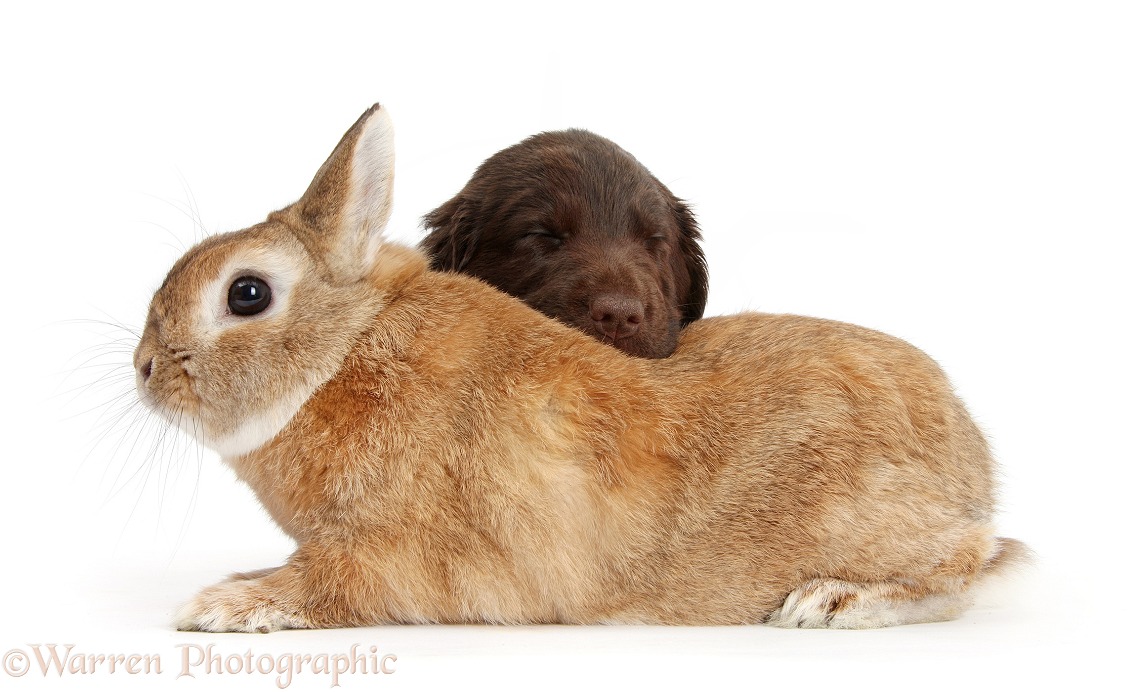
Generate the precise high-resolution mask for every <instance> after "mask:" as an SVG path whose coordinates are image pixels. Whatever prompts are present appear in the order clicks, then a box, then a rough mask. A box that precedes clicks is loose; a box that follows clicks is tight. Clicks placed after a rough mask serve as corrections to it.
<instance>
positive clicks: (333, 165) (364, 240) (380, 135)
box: [282, 103, 394, 282]
mask: <svg viewBox="0 0 1136 692" xmlns="http://www.w3.org/2000/svg"><path fill="white" fill-rule="evenodd" d="M393 188H394V130H393V128H392V126H391V121H390V116H389V115H387V111H386V110H385V109H383V108H382V107H381V106H380V105H379V104H377V103H376V104H375V105H373V106H371V108H369V109H368V110H367V112H366V113H364V114H363V115H362V116H361V117H360V118H359V120H358V121H356V122H355V124H354V125H352V126H351V129H350V130H348V131H347V134H345V135H343V139H341V140H340V141H339V145H338V146H336V147H335V151H333V152H332V153H331V156H329V157H328V159H327V161H325V162H324V164H323V166H321V167H320V169H319V171H318V172H317V173H316V176H315V178H314V179H313V180H312V183H311V185H309V186H308V191H307V192H305V193H304V196H303V197H301V198H300V201H299V202H296V203H295V204H293V205H292V206H291V207H289V208H288V209H285V210H284V211H283V212H282V214H283V215H284V216H285V217H291V218H290V219H289V220H292V221H294V222H297V223H294V224H293V228H294V229H295V231H296V232H297V234H299V235H300V236H301V240H302V241H303V242H304V244H305V245H306V246H307V247H308V249H309V251H311V252H312V253H313V254H314V255H316V256H317V260H318V261H322V262H323V263H324V264H325V265H326V267H327V269H328V270H329V272H330V273H331V274H332V276H334V277H335V278H336V279H338V280H341V281H347V282H350V281H358V280H359V279H361V278H363V277H364V276H366V274H367V273H368V272H369V271H370V270H371V268H372V267H373V266H374V262H375V259H376V255H377V253H378V250H379V241H380V240H381V238H382V233H383V229H384V228H385V227H386V224H387V220H388V219H390V213H391V194H392V191H393Z"/></svg>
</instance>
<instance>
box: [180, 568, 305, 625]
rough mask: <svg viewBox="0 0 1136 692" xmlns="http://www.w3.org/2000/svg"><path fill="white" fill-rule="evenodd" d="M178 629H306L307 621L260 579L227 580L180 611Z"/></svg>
mask: <svg viewBox="0 0 1136 692" xmlns="http://www.w3.org/2000/svg"><path fill="white" fill-rule="evenodd" d="M175 624H176V625H177V628H178V629H179V630H182V631H197V632H264V633H267V632H275V631H276V630H280V629H305V628H308V627H309V624H308V622H307V620H306V619H305V618H304V617H302V616H301V615H300V614H299V613H297V612H295V611H294V610H292V609H289V608H286V607H283V606H282V604H280V603H278V602H276V601H275V600H273V599H272V598H271V595H270V594H269V593H268V590H267V589H266V588H265V585H264V584H262V583H261V582H260V580H258V579H249V580H237V581H226V582H222V583H220V584H217V585H216V586H211V587H209V588H207V589H205V590H204V591H202V592H201V593H199V594H197V597H196V598H194V599H193V600H192V601H190V602H189V603H186V604H185V605H184V606H182V608H181V609H180V610H179V611H178V613H177V616H176V617H175Z"/></svg>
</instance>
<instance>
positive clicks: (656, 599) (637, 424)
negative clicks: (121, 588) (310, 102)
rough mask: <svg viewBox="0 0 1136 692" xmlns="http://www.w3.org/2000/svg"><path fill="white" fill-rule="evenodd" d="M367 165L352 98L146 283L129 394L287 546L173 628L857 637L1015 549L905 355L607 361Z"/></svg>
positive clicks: (865, 346) (705, 337) (373, 155)
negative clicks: (286, 167) (246, 220)
mask: <svg viewBox="0 0 1136 692" xmlns="http://www.w3.org/2000/svg"><path fill="white" fill-rule="evenodd" d="M392 171H393V149H392V133H391V125H390V121H389V119H388V116H387V114H386V112H385V111H383V110H382V109H380V108H379V107H378V106H375V107H373V108H371V109H370V110H368V111H367V112H366V113H365V114H364V115H363V116H362V117H361V118H360V119H359V121H358V122H357V123H356V124H355V125H354V126H353V127H352V128H351V129H350V130H349V131H348V132H347V134H346V135H345V136H344V137H343V140H342V141H341V142H340V144H339V145H338V147H337V148H336V149H335V151H334V152H333V153H332V155H331V157H330V158H329V159H328V160H327V162H326V163H325V164H324V165H323V167H322V168H320V170H319V172H318V173H317V174H316V176H315V179H314V180H313V181H312V183H311V186H310V187H309V188H308V190H307V192H306V193H305V194H304V196H303V197H302V198H301V199H300V201H298V202H296V203H295V204H293V205H292V206H290V207H287V208H286V209H283V210H281V211H278V212H274V213H272V214H270V215H269V217H268V219H267V220H266V221H265V222H264V223H261V224H258V225H256V226H253V227H251V228H248V229H246V230H243V231H239V232H236V233H229V234H225V235H219V236H215V237H212V238H209V239H207V240H205V241H204V242H202V243H201V244H199V245H198V246H196V247H194V248H193V249H191V250H190V251H189V252H188V253H187V254H186V255H185V256H184V257H183V258H182V259H181V260H179V261H178V262H177V264H175V265H174V267H173V269H172V270H171V271H170V273H169V276H168V277H167V279H166V281H165V283H164V284H163V285H162V287H161V288H160V289H159V290H158V292H157V294H156V295H155V296H154V299H153V302H152V304H151V307H150V314H149V319H148V321H147V324H146V328H145V332H144V334H143V336H142V339H141V342H140V344H139V345H138V349H137V352H136V354H135V364H136V366H137V370H138V388H139V390H140V393H141V396H142V397H143V398H144V399H145V400H146V401H147V402H148V403H149V404H150V405H152V406H154V407H155V408H157V409H158V410H159V411H161V412H162V413H163V414H165V415H166V416H167V417H168V418H169V419H170V420H171V421H173V422H175V423H178V424H180V425H181V426H182V427H184V428H185V429H186V430H188V431H190V432H191V433H195V434H199V435H200V436H201V438H202V439H203V442H204V443H205V444H206V445H209V446H211V447H212V448H214V449H216V450H217V451H218V452H220V454H221V455H222V457H223V458H224V460H225V461H226V462H227V463H228V464H230V465H231V466H232V467H233V468H234V469H235V470H236V472H237V474H238V475H239V477H240V478H241V479H242V480H243V481H245V482H246V483H248V484H249V485H250V486H251V487H252V488H253V490H254V491H255V492H256V493H257V495H258V497H259V498H260V500H261V502H263V503H264V506H265V507H266V508H267V509H268V511H269V512H270V513H271V515H272V517H273V518H274V519H275V520H276V521H277V522H278V523H279V524H280V526H281V527H283V529H284V530H285V531H287V532H288V533H289V534H290V535H291V536H293V537H294V538H295V540H296V541H297V543H298V548H297V550H296V552H295V553H294V554H293V555H292V556H291V557H290V558H289V559H288V561H287V564H285V565H284V566H282V567H279V568H277V569H272V570H265V571H262V572H258V573H255V574H251V575H236V576H234V577H232V578H230V579H229V580H228V581H224V582H221V583H220V584H217V585H216V586H212V587H210V588H207V589H205V590H204V591H202V592H201V593H200V594H199V595H198V596H197V597H196V598H195V599H194V600H192V601H191V602H190V603H189V604H187V605H186V606H185V607H184V608H183V609H182V610H181V612H180V614H179V615H178V616H177V626H178V627H179V628H182V629H192V630H208V631H260V632H268V631H272V630H276V629H280V628H317V627H341V626H352V625H370V624H376V623H400V622H404V623H425V622H443V623H448V622H491V623H551V622H561V623H672V624H719V623H722V624H724V623H762V622H765V623H770V624H775V625H780V626H787V627H840V628H859V627H877V626H884V625H896V624H903V623H910V622H923V621H932V620H941V619H946V618H951V617H954V616H956V615H958V614H959V613H960V612H961V610H962V609H963V608H965V607H966V605H967V602H968V592H969V591H970V590H971V588H972V587H973V586H974V585H975V583H976V582H977V581H980V580H981V579H982V577H983V576H985V575H986V574H988V573H990V572H992V571H994V570H995V568H997V567H999V566H1000V565H1001V564H1002V563H1005V562H1007V561H1008V560H1010V559H1011V558H1012V557H1013V556H1014V555H1016V554H1018V553H1020V552H1021V551H1022V548H1021V545H1020V544H1019V543H1017V542H1016V541H1008V540H1004V539H997V538H994V536H993V529H992V526H991V514H992V511H993V496H992V491H993V487H992V485H993V484H992V475H993V468H992V462H991V459H990V456H989V453H988V451H987V447H986V443H985V442H984V440H983V438H982V435H981V434H980V433H979V431H978V430H977V429H976V427H975V425H974V423H973V422H972V421H971V419H970V417H969V416H968V415H967V413H966V411H965V409H964V408H963V405H962V404H961V403H960V402H959V400H958V399H957V398H956V397H955V396H954V395H953V394H952V392H951V388H950V385H949V384H948V382H947V380H946V378H945V377H944V376H943V373H942V372H941V371H940V370H939V368H938V367H937V366H936V365H935V363H934V362H932V361H931V360H930V359H929V358H928V357H927V356H925V355H924V354H923V353H921V352H920V351H918V350H916V349H914V348H913V347H911V346H909V345H908V344H906V343H904V342H902V341H899V340H897V339H894V338H891V337H888V336H885V335H883V334H879V333H876V332H872V331H869V330H866V329H862V328H858V327H854V326H850V325H846V324H839V323H835V322H826V321H822V320H815V319H807V318H802V317H792V316H779V315H763V314H744V315H737V316H734V317H726V318H712V319H704V320H701V321H698V322H695V323H694V324H692V325H691V326H690V327H689V328H688V329H686V330H685V333H684V334H683V336H682V340H681V342H680V345H679V349H678V351H677V352H676V354H675V355H674V356H673V357H671V358H669V359H665V360H645V359H638V358H633V357H630V356H627V355H625V354H623V353H622V352H620V351H617V350H616V349H613V348H610V347H608V346H605V345H603V344H601V343H599V342H598V341H595V340H593V339H591V338H590V337H588V336H586V335H585V334H583V333H581V332H578V331H576V330H573V329H571V328H569V327H567V326H564V325H562V324H560V323H558V322H556V321H554V320H552V319H549V318H547V317H544V316H542V315H541V314H540V313H538V312H536V311H535V310H533V309H531V308H529V307H527V306H525V305H524V304H523V303H522V302H520V301H519V300H516V299H514V298H511V297H509V296H507V295H505V294H504V293H500V292H498V291H497V290H495V289H493V288H490V287H489V286H487V285H486V284H484V283H482V282H480V281H478V280H476V279H472V278H469V277H466V276H462V275H457V274H451V273H436V272H431V271H429V270H428V269H427V260H426V258H425V257H424V256H423V255H422V254H421V253H420V252H419V251H417V250H413V249H409V248H405V247H399V246H395V245H388V244H384V243H383V242H382V240H381V232H382V230H383V226H384V224H385V223H386V220H387V218H388V215H389V210H390V204H391V199H390V194H391V180H392Z"/></svg>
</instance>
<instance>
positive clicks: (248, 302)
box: [229, 276, 272, 316]
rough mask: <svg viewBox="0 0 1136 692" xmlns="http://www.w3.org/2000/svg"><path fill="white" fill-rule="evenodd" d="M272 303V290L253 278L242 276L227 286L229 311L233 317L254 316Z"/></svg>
mask: <svg viewBox="0 0 1136 692" xmlns="http://www.w3.org/2000/svg"><path fill="white" fill-rule="evenodd" d="M270 302H272V289H271V288H269V287H268V284H267V283H265V282H264V281H263V280H261V279H258V278H256V277H255V276H242V277H241V278H239V279H237V280H236V281H234V282H233V285H232V286H229V310H231V311H232V312H233V314H234V315H246V316H247V315H255V314H257V313H258V312H264V309H265V308H267V307H268V304H269V303H270Z"/></svg>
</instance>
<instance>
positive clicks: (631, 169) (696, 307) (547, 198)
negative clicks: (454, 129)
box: [422, 130, 707, 358]
mask: <svg viewBox="0 0 1136 692" xmlns="http://www.w3.org/2000/svg"><path fill="white" fill-rule="evenodd" d="M424 221H425V225H426V227H427V228H428V229H429V230H430V233H429V235H427V237H426V238H425V239H424V240H423V243H422V245H423V247H424V248H425V249H426V250H427V251H428V252H429V253H430V255H431V257H432V262H433V267H434V268H435V269H441V270H451V271H461V272H465V273H467V274H472V275H474V276H477V277H479V278H481V279H483V280H485V281H487V282H489V283H491V284H493V285H494V286H496V287H498V288H500V289H501V290H503V291H506V292H507V293H510V294H512V295H514V296H517V297H518V298H521V299H522V300H524V301H525V302H527V303H529V304H530V305H531V306H533V307H535V308H537V309H538V310H540V311H542V312H544V313H545V314H547V315H550V316H552V317H555V318H557V319H559V320H561V321H563V322H565V323H567V324H570V325H572V326H574V327H577V328H579V329H582V330H583V331H585V332H587V333H589V334H592V335H593V336H595V337H596V338H598V339H601V340H603V341H605V342H608V343H611V344H613V345H615V346H616V347H618V348H620V349H622V350H624V351H626V352H627V353H630V354H632V355H636V356H644V357H649V358H663V357H666V356H668V355H670V354H671V353H672V352H673V351H674V348H675V343H676V340H677V337H678V331H679V329H680V327H681V326H683V325H685V324H686V323H688V322H691V321H693V320H696V319H698V318H700V317H701V316H702V311H703V309H704V308H705V305H706V291H707V278H706V260H705V257H704V255H703V253H702V249H701V247H700V246H699V245H698V240H699V239H700V237H701V236H700V233H699V230H698V225H697V224H696V223H695V220H694V216H693V214H692V213H691V211H690V209H689V208H688V207H687V205H686V204H685V203H683V202H682V201H681V200H679V199H678V198H676V197H675V196H674V195H673V194H671V192H670V190H668V189H667V188H666V186H664V185H663V184H662V183H660V182H659V181H658V180H657V179H656V178H655V177H654V176H653V175H651V173H650V172H649V171H648V170H647V169H646V168H644V167H643V165H642V164H640V163H639V162H638V161H636V160H635V158H634V157H632V156H631V155H630V154H628V153H627V152H626V151H624V150H623V149H621V148H619V147H618V146H616V145H615V144H614V143H613V142H611V141H609V140H607V139H604V138H603V137H599V136H597V135H595V134H592V133H590V132H587V131H584V130H567V131H563V132H546V133H542V134H539V135H535V136H533V137H530V138H528V139H526V140H525V141H523V142H521V143H520V144H517V145H515V146H512V147H509V148H508V149H505V150H503V151H500V152H498V153H497V154H495V155H493V156H492V157H491V158H489V159H488V160H487V161H485V163H483V164H482V165H481V166H480V167H479V168H478V169H477V171H476V172H475V173H474V175H473V177H472V178H471V179H470V181H469V183H467V184H466V186H465V187H464V188H463V189H462V190H461V192H459V193H458V194H457V195H456V196H455V197H454V198H453V199H451V200H450V201H448V202H446V203H445V204H443V205H442V206H440V207H438V208H437V209H435V210H434V211H432V212H431V213H430V214H428V215H427V216H426V217H425V220H424Z"/></svg>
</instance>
